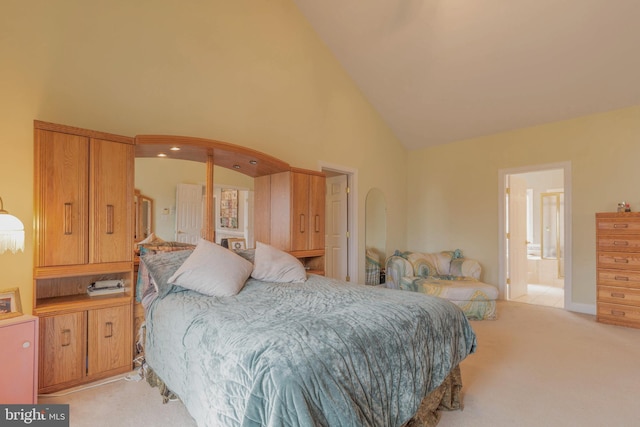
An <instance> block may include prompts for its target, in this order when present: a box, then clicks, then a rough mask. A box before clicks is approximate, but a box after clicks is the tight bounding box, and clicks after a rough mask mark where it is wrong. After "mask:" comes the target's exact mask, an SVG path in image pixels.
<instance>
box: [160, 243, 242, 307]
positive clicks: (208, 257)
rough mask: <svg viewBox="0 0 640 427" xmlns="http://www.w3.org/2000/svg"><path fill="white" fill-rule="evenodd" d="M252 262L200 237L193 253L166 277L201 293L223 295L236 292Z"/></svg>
mask: <svg viewBox="0 0 640 427" xmlns="http://www.w3.org/2000/svg"><path fill="white" fill-rule="evenodd" d="M252 268H253V265H252V264H251V263H250V262H249V261H247V260H246V259H244V258H242V257H241V256H240V255H236V254H235V253H233V252H232V251H230V250H229V249H226V248H223V247H222V246H220V245H217V244H215V243H212V242H209V241H208V240H204V239H200V241H199V242H198V244H197V246H196V248H195V249H194V250H193V253H192V254H191V255H189V257H188V258H187V259H186V260H185V261H184V263H183V264H182V265H181V266H180V268H178V270H177V271H176V272H175V273H174V274H173V276H171V277H170V278H169V280H168V282H169V283H171V284H174V285H178V286H182V287H183V288H187V289H192V290H194V291H197V292H200V293H201V294H205V295H209V296H215V297H227V296H232V295H235V294H237V293H238V292H240V291H241V290H242V288H243V286H244V283H245V282H246V281H247V279H248V278H249V276H250V275H251V269H252Z"/></svg>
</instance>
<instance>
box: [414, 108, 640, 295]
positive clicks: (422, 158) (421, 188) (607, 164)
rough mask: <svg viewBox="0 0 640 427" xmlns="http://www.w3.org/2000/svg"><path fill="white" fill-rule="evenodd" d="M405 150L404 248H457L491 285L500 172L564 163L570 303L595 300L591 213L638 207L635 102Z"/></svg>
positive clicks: (639, 112) (639, 134) (639, 127)
mask: <svg viewBox="0 0 640 427" xmlns="http://www.w3.org/2000/svg"><path fill="white" fill-rule="evenodd" d="M410 154H411V155H410V156H409V160H408V164H409V168H408V169H409V174H408V183H409V184H408V194H409V195H410V196H409V201H408V218H407V224H408V230H407V247H408V249H409V250H430V251H433V250H442V249H454V248H460V249H463V252H464V254H465V255H466V256H469V257H472V258H476V259H478V260H479V261H480V262H481V264H482V266H483V271H484V273H483V274H484V279H485V281H487V282H489V283H494V284H498V241H499V239H498V197H499V196H498V175H499V170H501V169H511V168H518V167H524V166H529V165H541V164H551V163H558V162H567V161H568V162H570V163H571V170H572V176H571V183H572V189H573V191H572V205H571V211H572V218H571V225H572V252H573V266H572V270H571V273H572V278H573V280H572V301H573V302H574V303H576V304H594V303H595V293H596V287H595V283H596V279H595V261H596V260H595V228H594V227H595V213H596V212H612V211H615V210H616V207H617V203H618V202H620V201H622V200H625V201H628V202H629V203H630V204H631V208H632V210H634V211H639V210H640V187H639V184H640V167H638V162H639V161H640V106H636V107H631V108H626V109H622V110H617V111H612V112H608V113H603V114H597V115H591V116H585V117H580V118H577V119H574V120H567V121H562V122H557V123H551V124H546V125H542V126H537V127H532V128H527V129H519V130H515V131H512V132H504V133H500V134H497V135H491V136H487V137H482V138H475V139H471V140H466V141H459V142H456V143H451V144H446V145H442V146H438V147H433V148H428V149H423V150H418V151H415V152H411V153H410Z"/></svg>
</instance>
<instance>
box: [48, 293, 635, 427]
mask: <svg viewBox="0 0 640 427" xmlns="http://www.w3.org/2000/svg"><path fill="white" fill-rule="evenodd" d="M498 316H499V318H498V320H496V321H476V322H473V328H474V330H475V331H476V334H477V336H478V350H477V352H476V353H475V354H472V355H471V356H469V357H468V358H467V359H466V360H465V361H464V362H463V363H462V365H461V366H462V380H463V402H464V405H465V407H464V410H463V411H454V412H445V413H443V415H442V419H441V421H440V424H439V427H465V426H469V427H471V426H473V427H485V426H486V427H489V426H491V427H503V426H504V427H511V426H517V427H527V426H531V427H533V426H536V427H538V426H548V427H554V426H558V427H565V426H581V427H582V426H586V427H591V426H593V427H604V426H607V427H608V426H614V427H626V426H629V427H631V426H638V425H640V403H639V402H638V399H639V398H640V330H638V329H629V328H621V327H616V326H609V325H603V324H599V323H596V322H595V318H594V316H587V315H581V314H575V313H570V312H566V311H563V310H560V309H557V308H550V307H539V306H533V305H528V304H523V303H513V302H500V303H499V305H498ZM39 403H43V404H46V403H69V404H70V419H71V426H72V427H85V426H87V427H101V426H105V427H106V426H109V427H111V426H124V427H126V426H136V427H137V426H141V425H152V426H156V427H174V426H180V427H182V426H185V427H192V426H195V425H196V424H195V422H194V420H193V419H192V418H191V417H190V416H189V414H188V412H187V411H186V410H185V408H184V406H183V405H182V403H180V402H179V401H176V402H169V403H167V404H164V405H163V404H162V401H161V398H160V395H159V393H158V390H157V389H154V388H151V387H149V386H148V385H147V384H146V382H145V381H140V382H135V381H126V380H124V379H117V380H115V381H114V382H111V383H108V384H105V385H101V386H97V387H93V388H89V389H86V390H82V391H78V392H75V393H71V394H67V395H63V396H60V397H41V398H40V399H39Z"/></svg>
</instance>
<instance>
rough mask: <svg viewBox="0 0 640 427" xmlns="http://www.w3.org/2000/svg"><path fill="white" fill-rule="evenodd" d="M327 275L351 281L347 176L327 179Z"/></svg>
mask: <svg viewBox="0 0 640 427" xmlns="http://www.w3.org/2000/svg"><path fill="white" fill-rule="evenodd" d="M326 183H327V184H326V185H327V193H326V206H325V211H326V224H325V230H326V235H325V239H324V241H325V246H326V247H325V275H326V277H331V278H333V279H340V280H349V277H348V276H349V273H348V268H347V265H348V264H347V261H348V258H347V257H348V246H347V238H348V237H347V176H346V175H338V176H334V177H331V178H327V181H326Z"/></svg>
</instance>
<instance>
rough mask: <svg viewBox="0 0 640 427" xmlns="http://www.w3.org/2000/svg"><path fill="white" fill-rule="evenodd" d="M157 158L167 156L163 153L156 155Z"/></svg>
mask: <svg viewBox="0 0 640 427" xmlns="http://www.w3.org/2000/svg"><path fill="white" fill-rule="evenodd" d="M158 157H167V155H166V154H164V153H158Z"/></svg>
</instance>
